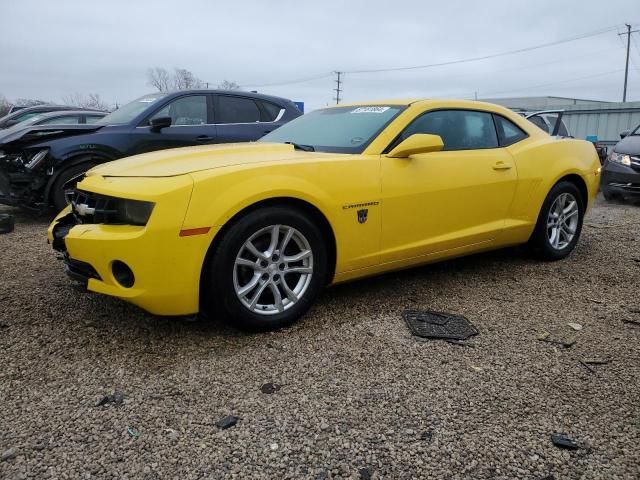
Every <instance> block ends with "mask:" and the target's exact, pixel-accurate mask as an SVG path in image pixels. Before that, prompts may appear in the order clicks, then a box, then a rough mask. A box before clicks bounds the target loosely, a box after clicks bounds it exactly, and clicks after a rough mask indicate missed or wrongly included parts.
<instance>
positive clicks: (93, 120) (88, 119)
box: [85, 115, 102, 123]
mask: <svg viewBox="0 0 640 480" xmlns="http://www.w3.org/2000/svg"><path fill="white" fill-rule="evenodd" d="M101 118H102V116H96V115H87V116H86V117H85V122H86V123H96V122H97V121H98V120H100V119H101Z"/></svg>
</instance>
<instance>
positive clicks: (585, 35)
mask: <svg viewBox="0 0 640 480" xmlns="http://www.w3.org/2000/svg"><path fill="white" fill-rule="evenodd" d="M617 28H618V27H617V26H613V27H607V28H603V29H600V30H595V31H593V32H588V33H583V34H581V35H575V36H573V37H569V38H564V39H561V40H556V41H554V42H547V43H543V44H540V45H534V46H531V47H525V48H519V49H517V50H509V51H506V52H500V53H493V54H491V55H483V56H479V57H470V58H464V59H459V60H450V61H447V62H439V63H430V64H426V65H412V66H407V67H394V68H375V69H370V70H346V71H344V73H351V74H360V73H380V72H397V71H402V70H418V69H424V68H433V67H443V66H445V65H456V64H460V63H468V62H477V61H480V60H488V59H490V58H496V57H503V56H506V55H514V54H517V53H524V52H529V51H531V50H537V49H540V48H546V47H551V46H554V45H559V44H562V43H567V42H573V41H576V40H581V39H583V38H588V37H594V36H596V35H602V34H604V33H608V32H610V31H612V30H617Z"/></svg>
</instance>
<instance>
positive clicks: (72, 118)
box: [38, 115, 80, 125]
mask: <svg viewBox="0 0 640 480" xmlns="http://www.w3.org/2000/svg"><path fill="white" fill-rule="evenodd" d="M77 123H80V117H78V116H77V115H67V116H64V117H55V118H49V119H47V120H45V121H43V122H39V123H38V125H75V124H77Z"/></svg>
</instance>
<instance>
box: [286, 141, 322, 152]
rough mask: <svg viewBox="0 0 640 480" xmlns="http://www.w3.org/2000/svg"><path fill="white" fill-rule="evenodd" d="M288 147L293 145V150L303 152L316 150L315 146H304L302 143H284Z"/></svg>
mask: <svg viewBox="0 0 640 480" xmlns="http://www.w3.org/2000/svg"><path fill="white" fill-rule="evenodd" d="M284 143H286V144H287V145H293V148H295V149H296V150H302V151H303V152H315V151H316V149H315V148H313V145H302V144H300V143H295V142H284Z"/></svg>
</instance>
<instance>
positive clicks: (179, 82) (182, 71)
mask: <svg viewBox="0 0 640 480" xmlns="http://www.w3.org/2000/svg"><path fill="white" fill-rule="evenodd" d="M147 83H148V84H149V85H151V86H152V87H155V88H156V89H157V90H158V91H159V92H168V91H169V90H187V89H189V88H202V87H203V86H204V82H203V81H202V80H200V79H199V78H198V77H196V76H195V75H194V74H193V73H192V72H190V71H189V70H187V69H186V68H178V67H175V68H174V69H173V73H169V71H168V70H167V69H166V68H163V67H153V68H150V69H148V70H147Z"/></svg>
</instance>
